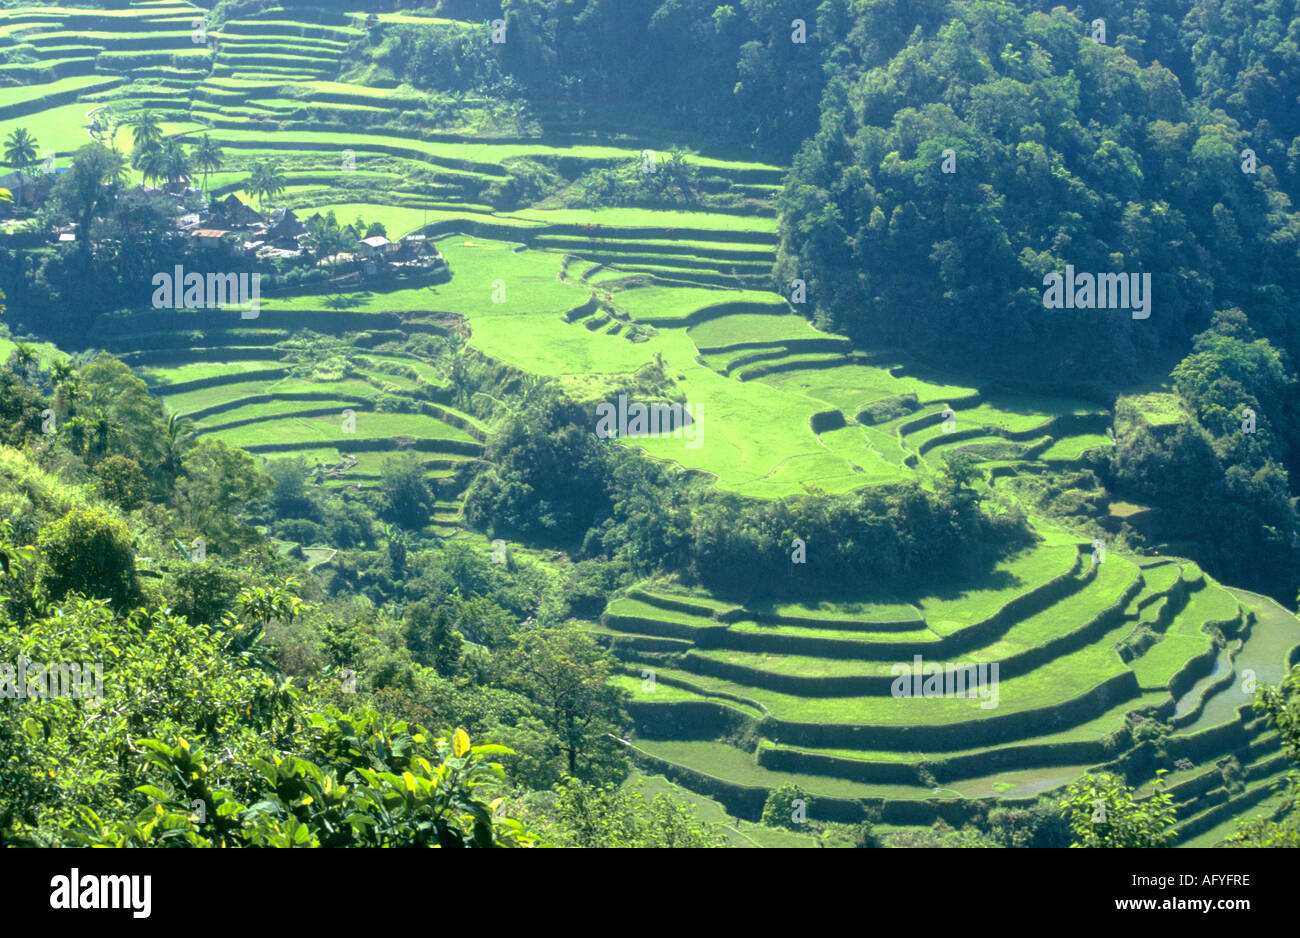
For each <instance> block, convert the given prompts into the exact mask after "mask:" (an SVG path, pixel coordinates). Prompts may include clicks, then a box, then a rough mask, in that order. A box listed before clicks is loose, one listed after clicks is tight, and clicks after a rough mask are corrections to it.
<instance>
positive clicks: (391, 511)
mask: <svg viewBox="0 0 1300 938" xmlns="http://www.w3.org/2000/svg"><path fill="white" fill-rule="evenodd" d="M379 488H380V492H381V496H382V498H383V501H384V509H383V511H384V515H385V516H386V517H387V518H388V519H389V520H390V521H392V522H393V523H394V524H399V525H401V526H402V527H404V528H407V529H409V530H418V529H420V528H422V527H424V526H425V525H426V524H428V523H429V517H430V515H431V514H432V512H433V505H434V497H433V492H431V491H430V490H429V485H428V483H427V482H425V481H424V467H423V466H422V465H420V461H419V460H418V459H416V458H415V456H413V455H412V454H410V453H403V454H402V455H400V456H394V457H390V458H388V459H385V460H384V462H383V466H382V468H381V469H380V475H379Z"/></svg>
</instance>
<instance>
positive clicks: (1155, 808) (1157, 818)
mask: <svg viewBox="0 0 1300 938" xmlns="http://www.w3.org/2000/svg"><path fill="white" fill-rule="evenodd" d="M1164 774H1165V770H1164V769H1160V770H1158V771H1157V772H1156V780H1155V783H1154V785H1153V788H1154V790H1153V791H1152V794H1151V796H1150V797H1149V798H1146V799H1145V800H1141V801H1139V800H1138V798H1137V795H1136V794H1135V793H1134V791H1133V789H1131V788H1129V787H1127V786H1126V785H1125V784H1124V782H1123V781H1122V780H1121V779H1119V778H1117V777H1116V776H1114V775H1110V774H1108V773H1106V774H1101V775H1087V776H1084V777H1083V778H1082V779H1080V780H1079V781H1077V782H1075V783H1073V784H1072V785H1071V786H1070V787H1069V789H1068V790H1067V791H1066V793H1065V800H1064V801H1062V802H1061V807H1062V808H1063V809H1064V810H1065V811H1066V812H1067V813H1068V814H1069V815H1070V829H1071V831H1073V833H1074V842H1073V843H1072V844H1070V846H1071V847H1168V846H1172V844H1173V840H1174V831H1173V823H1174V821H1175V820H1177V813H1176V812H1175V810H1174V800H1173V796H1171V795H1170V794H1169V792H1168V791H1166V790H1165V787H1164V780H1163V778H1162V776H1163V775H1164Z"/></svg>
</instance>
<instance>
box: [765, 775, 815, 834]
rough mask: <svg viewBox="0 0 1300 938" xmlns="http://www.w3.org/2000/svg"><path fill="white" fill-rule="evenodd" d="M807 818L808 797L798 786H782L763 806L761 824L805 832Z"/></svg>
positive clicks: (770, 795) (769, 796) (768, 797)
mask: <svg viewBox="0 0 1300 938" xmlns="http://www.w3.org/2000/svg"><path fill="white" fill-rule="evenodd" d="M796 801H797V802H799V804H795V802H796ZM807 818H808V795H807V794H806V793H805V792H804V790H803V789H802V788H800V787H799V786H798V785H782V786H781V787H780V788H777V789H776V790H774V791H773V792H772V793H771V794H769V795H768V796H767V801H766V802H765V803H764V804H763V817H762V822H763V823H764V824H766V825H767V826H769V827H786V828H789V829H790V830H795V831H797V830H806V829H807V827H806V825H807Z"/></svg>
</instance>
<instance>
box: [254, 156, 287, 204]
mask: <svg viewBox="0 0 1300 938" xmlns="http://www.w3.org/2000/svg"><path fill="white" fill-rule="evenodd" d="M284 184H285V179H284V173H283V172H282V171H281V170H280V164H279V163H277V162H275V161H274V160H258V161H257V162H256V163H254V164H253V170H252V172H251V173H250V174H249V176H248V178H247V179H246V180H244V191H245V192H247V193H248V194H249V195H251V196H252V197H253V198H255V199H257V204H258V207H259V208H261V209H265V208H266V200H267V199H274V198H275V197H276V196H277V195H280V194H281V193H283V192H284Z"/></svg>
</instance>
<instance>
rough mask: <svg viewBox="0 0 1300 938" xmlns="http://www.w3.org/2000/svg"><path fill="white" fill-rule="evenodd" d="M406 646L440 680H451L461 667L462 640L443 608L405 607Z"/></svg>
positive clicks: (411, 605)
mask: <svg viewBox="0 0 1300 938" xmlns="http://www.w3.org/2000/svg"><path fill="white" fill-rule="evenodd" d="M405 618H406V627H405V629H404V631H405V633H406V644H407V646H408V647H409V648H410V649H411V653H412V654H413V655H415V658H416V660H417V661H419V662H421V663H422V664H426V665H428V666H430V667H431V668H433V669H434V670H435V671H437V672H438V674H439V675H441V676H442V677H453V676H455V674H456V670H457V668H458V667H459V665H460V655H461V644H462V642H463V640H464V636H462V635H461V634H460V632H458V631H456V630H455V629H454V628H453V627H452V623H451V617H450V615H449V613H448V610H447V609H446V607H445V606H439V607H438V608H437V609H434V608H433V607H432V606H430V605H429V603H427V602H425V601H424V600H420V601H418V602H414V603H411V604H410V605H409V606H407V607H406V616H405Z"/></svg>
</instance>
